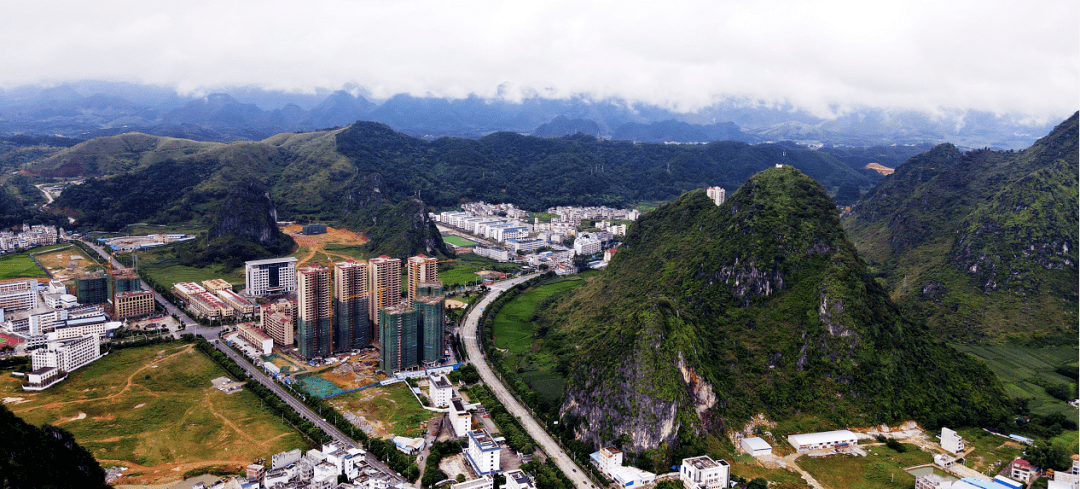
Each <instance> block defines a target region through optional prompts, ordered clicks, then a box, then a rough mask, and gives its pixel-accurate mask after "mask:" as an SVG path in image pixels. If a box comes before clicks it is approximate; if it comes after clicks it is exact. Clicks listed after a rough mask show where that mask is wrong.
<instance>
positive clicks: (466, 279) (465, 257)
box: [439, 253, 520, 290]
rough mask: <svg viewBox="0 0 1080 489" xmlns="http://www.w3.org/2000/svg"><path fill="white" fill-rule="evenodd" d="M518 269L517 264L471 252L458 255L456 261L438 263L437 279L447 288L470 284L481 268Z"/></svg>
mask: <svg viewBox="0 0 1080 489" xmlns="http://www.w3.org/2000/svg"><path fill="white" fill-rule="evenodd" d="M518 269H520V266H519V265H514V264H508V263H499V262H497V261H495V260H492V259H490V258H484V257H482V256H476V255H474V254H472V253H464V254H461V255H458V259H457V261H455V262H453V263H447V264H444V265H440V267H439V280H440V281H441V282H442V283H443V285H444V286H445V287H446V288H447V290H449V289H450V288H451V287H458V286H461V285H471V284H473V283H475V282H476V281H477V280H480V277H479V276H477V275H476V272H480V271H483V270H498V271H502V272H508V271H514V270H518Z"/></svg>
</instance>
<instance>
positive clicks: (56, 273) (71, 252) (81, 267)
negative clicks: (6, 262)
mask: <svg viewBox="0 0 1080 489" xmlns="http://www.w3.org/2000/svg"><path fill="white" fill-rule="evenodd" d="M34 257H35V258H37V260H38V262H39V263H41V266H43V267H45V269H46V270H48V271H49V273H51V274H52V275H53V278H55V279H56V280H60V281H62V282H64V283H71V282H74V280H75V277H78V276H79V275H82V274H85V273H87V272H89V271H91V270H100V269H101V266H99V265H98V264H96V263H94V262H93V261H91V260H89V259H87V258H86V257H85V256H83V254H82V252H81V251H79V249H78V248H76V247H74V246H72V247H70V248H64V249H61V250H57V251H53V252H49V253H42V254H40V255H34Z"/></svg>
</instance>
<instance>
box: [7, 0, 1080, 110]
mask: <svg viewBox="0 0 1080 489" xmlns="http://www.w3.org/2000/svg"><path fill="white" fill-rule="evenodd" d="M0 46H3V47H0V88H3V87H6V88H11V87H14V86H19V85H26V84H57V83H61V82H64V81H77V80H85V79H96V80H109V81H128V82H136V83H147V84H155V85H164V86H170V87H176V89H177V90H178V91H179V92H181V93H184V94H192V93H196V94H197V93H203V92H207V91H211V90H213V89H214V88H215V87H224V86H252V85H254V86H262V87H265V88H268V89H280V90H286V91H296V92H312V91H314V90H315V89H316V88H322V89H338V88H342V87H346V86H360V87H363V88H364V89H366V90H367V91H368V92H370V94H372V95H373V96H374V97H375V98H385V97H388V96H390V95H393V94H396V93H411V94H413V95H417V96H425V95H431V96H438V97H452V98H459V97H465V96H467V95H469V94H476V95H479V96H482V97H500V98H503V99H509V100H518V99H520V98H522V97H527V96H532V95H540V96H545V97H554V98H565V97H572V96H585V97H589V98H593V99H597V100H599V99H608V98H621V99H626V100H630V101H639V102H645V103H651V104H655V105H659V106H662V107H666V108H670V109H674V110H678V111H693V110H695V109H698V108H701V107H704V106H708V105H710V104H712V103H715V102H717V101H720V100H724V99H728V98H736V99H740V100H753V101H761V102H764V103H767V104H771V103H777V104H792V105H794V106H796V107H800V108H803V109H806V110H809V111H812V112H814V113H815V114H817V115H823V116H828V115H836V114H838V113H842V112H844V111H846V110H849V109H853V108H858V107H882V108H904V109H920V110H929V111H940V110H943V109H959V110H966V109H975V110H985V111H991V112H995V113H998V114H1014V115H1016V114H1019V115H1023V116H1028V117H1032V118H1035V119H1042V120H1044V119H1061V118H1063V117H1066V116H1068V115H1070V114H1071V113H1072V112H1074V111H1076V110H1077V109H1078V108H1080V2H1077V1H1076V0H1062V1H1038V0H1034V1H1032V0H1024V1H1007V2H1003V1H994V0H981V1H966V0H963V1H952V0H949V1H941V0H936V1H921V0H914V1H913V0H902V1H893V0H885V1H877V0H875V1H867V0H860V1H852V2H830V1H824V2H817V1H807V0H802V1H770V0H755V1H669V2H658V1H647V2H639V1H631V0H621V1H610V2H609V1H595V2H588V1H585V2H583V1H580V0H578V1H556V0H543V1H539V2H526V1H501V2H491V1H445V0H440V1H428V0H398V1H387V0H378V1H366V0H350V1H344V0H327V1H318V0H313V1H307V2H297V1H295V0H290V1H281V0H259V1H247V0H228V1H224V2H222V1H220V0H214V1H203V0H185V1H182V2H181V1H164V0H162V1H147V0H138V1H118V0H110V1H107V2H86V1H82V0H79V1H69V0H53V1H49V0H0Z"/></svg>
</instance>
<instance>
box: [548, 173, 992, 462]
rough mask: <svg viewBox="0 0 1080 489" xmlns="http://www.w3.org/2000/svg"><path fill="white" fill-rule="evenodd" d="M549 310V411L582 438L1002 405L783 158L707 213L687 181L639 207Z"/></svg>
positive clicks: (719, 432)
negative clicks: (878, 272) (556, 393)
mask: <svg viewBox="0 0 1080 489" xmlns="http://www.w3.org/2000/svg"><path fill="white" fill-rule="evenodd" d="M548 311H549V312H548V313H547V314H549V317H548V318H547V321H546V322H547V323H548V324H559V325H561V326H559V328H560V332H561V333H562V334H565V335H567V336H568V338H571V340H569V341H566V343H567V344H570V345H580V347H579V349H577V350H574V351H572V352H569V356H571V358H572V359H573V360H571V366H570V368H569V374H568V382H567V388H566V397H565V400H564V403H563V406H562V414H563V415H564V416H565V417H566V419H568V420H571V421H570V422H576V423H577V427H576V431H575V434H576V436H577V437H578V438H579V439H581V440H584V441H586V442H598V443H601V444H604V443H610V442H613V441H614V440H615V439H616V438H618V437H620V436H621V435H623V434H626V435H628V436H629V438H630V439H631V440H632V441H631V442H630V443H629V445H628V446H632V447H633V448H632V449H633V450H635V451H638V450H642V449H649V448H657V447H661V446H667V447H669V448H670V447H673V446H677V445H686V444H693V443H699V442H700V440H701V438H702V437H701V436H700V435H704V434H712V435H715V436H719V437H723V436H724V434H725V432H726V430H727V429H732V428H739V427H741V423H743V422H745V421H747V420H748V419H749V418H750V417H751V416H752V415H754V414H756V413H767V414H768V415H769V416H770V417H772V418H773V419H777V418H787V417H791V416H793V415H796V414H798V413H803V414H812V415H816V416H819V417H821V418H823V419H826V420H828V423H829V424H832V425H834V426H845V425H849V424H863V425H868V424H878V423H892V422H895V421H898V420H904V419H917V420H920V421H921V422H923V423H925V425H927V426H930V427H934V426H937V425H940V424H943V423H948V424H950V425H967V424H978V423H986V422H995V421H997V420H999V419H1000V418H1001V416H1002V415H1003V413H1004V407H1005V404H1006V403H1007V396H1006V394H1005V392H1004V390H1003V388H1002V386H1001V383H1000V382H999V381H998V380H997V379H996V378H995V377H994V376H993V374H992V373H991V372H990V371H989V370H988V369H987V368H986V367H985V366H983V365H981V364H979V363H978V362H977V361H975V360H974V359H971V358H969V357H967V356H966V355H963V354H961V353H959V352H957V351H956V350H954V349H952V348H950V347H948V346H946V345H944V344H943V343H940V342H938V341H936V340H934V339H933V338H932V337H931V335H929V334H928V332H927V331H926V329H925V327H924V326H923V325H922V324H919V323H918V322H914V321H911V320H909V319H908V318H906V317H905V316H903V315H902V314H901V313H900V311H899V309H898V308H897V306H896V305H895V304H894V303H893V302H892V301H891V300H890V299H889V297H888V295H887V294H886V292H885V291H884V289H882V288H881V287H880V286H879V285H878V284H877V283H876V282H875V281H874V280H873V279H872V278H871V277H870V275H869V274H868V273H867V271H866V267H865V264H864V263H863V261H862V260H861V259H860V258H859V256H858V254H857V253H856V251H855V247H854V246H853V245H852V244H851V243H850V242H849V241H848V240H847V238H846V236H845V234H844V230H843V228H841V226H840V222H839V218H838V215H837V210H836V207H835V205H834V204H833V202H832V200H831V199H830V198H829V196H828V194H826V193H825V191H824V189H823V188H822V187H821V186H820V185H819V184H817V183H816V182H814V181H813V180H812V179H810V178H808V177H807V176H806V175H804V174H802V173H801V172H799V171H798V170H796V169H794V168H791V167H784V168H774V169H769V170H766V171H764V172H761V173H759V174H758V175H756V176H754V177H753V178H751V179H750V180H748V181H747V182H746V183H745V184H744V185H743V186H742V187H741V188H740V189H739V190H738V191H737V192H734V193H733V194H732V195H731V196H730V198H729V200H728V201H727V202H726V203H724V204H723V205H721V206H715V205H713V203H712V202H711V200H709V199H708V198H706V197H705V194H704V192H703V191H701V190H696V191H693V192H690V193H687V194H685V195H683V196H681V197H679V198H678V199H676V200H675V201H673V202H670V203H668V204H665V205H663V206H661V207H659V208H658V209H656V210H655V211H653V212H650V213H648V214H647V215H645V216H643V217H642V218H641V219H640V220H639V221H638V222H637V223H636V224H635V225H634V226H633V227H632V228H631V230H630V232H629V233H628V235H627V236H626V240H625V246H624V247H623V248H621V249H620V250H619V252H618V253H616V254H615V257H614V258H613V259H612V261H611V263H610V265H609V266H608V268H607V271H606V272H605V273H603V274H602V275H600V276H599V277H598V278H596V279H595V280H593V281H591V282H590V283H588V284H587V285H585V286H583V287H582V288H580V289H578V290H577V291H575V292H574V293H573V294H572V295H571V296H570V297H569V298H567V299H566V300H564V301H562V302H561V303H560V304H559V305H558V306H557V307H554V308H552V309H549V310H548Z"/></svg>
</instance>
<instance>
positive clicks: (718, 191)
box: [705, 187, 727, 205]
mask: <svg viewBox="0 0 1080 489" xmlns="http://www.w3.org/2000/svg"><path fill="white" fill-rule="evenodd" d="M705 195H707V196H708V197H709V198H710V199H712V201H713V203H714V204H716V205H720V204H723V203H724V198H725V197H727V190H724V187H709V188H707V189H705Z"/></svg>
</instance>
